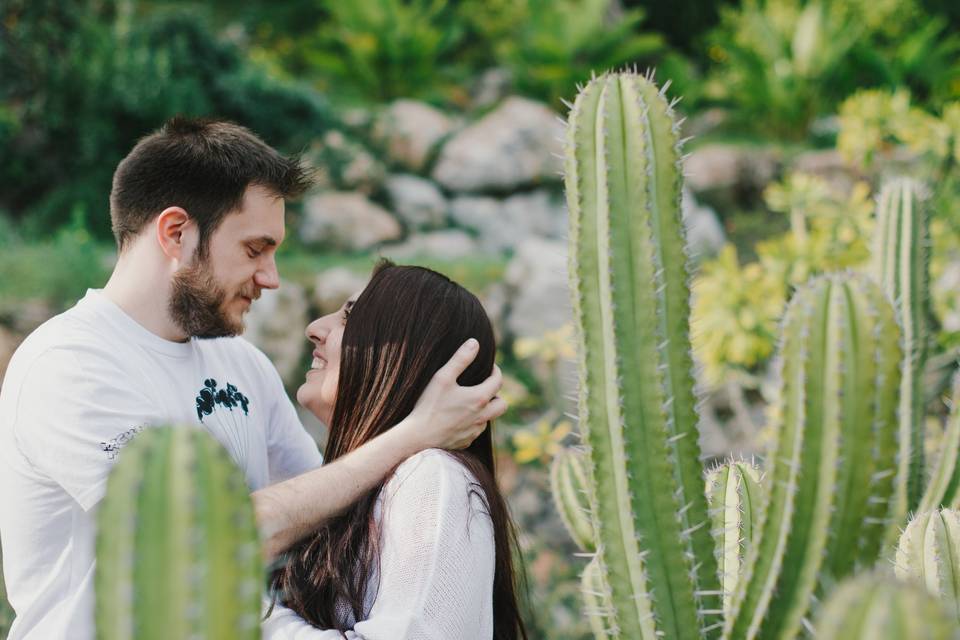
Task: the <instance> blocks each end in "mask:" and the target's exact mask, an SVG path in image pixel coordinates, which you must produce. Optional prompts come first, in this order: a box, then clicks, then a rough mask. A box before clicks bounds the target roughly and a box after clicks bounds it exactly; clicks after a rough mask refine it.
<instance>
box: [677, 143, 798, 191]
mask: <svg viewBox="0 0 960 640" xmlns="http://www.w3.org/2000/svg"><path fill="white" fill-rule="evenodd" d="M779 162H780V158H779V154H778V152H777V151H775V150H774V149H768V148H762V147H744V146H738V145H729V144H709V145H705V146H703V147H700V148H698V149H696V150H694V151H693V152H691V153H690V155H689V156H687V158H686V160H685V162H684V174H685V175H686V184H687V186H688V187H690V189H691V190H692V191H693V192H694V193H702V192H705V191H717V190H728V189H743V188H748V189H753V190H757V189H762V188H763V187H764V186H765V185H766V184H767V183H768V182H770V180H772V179H773V177H774V176H775V175H776V173H777V171H778V169H779Z"/></svg>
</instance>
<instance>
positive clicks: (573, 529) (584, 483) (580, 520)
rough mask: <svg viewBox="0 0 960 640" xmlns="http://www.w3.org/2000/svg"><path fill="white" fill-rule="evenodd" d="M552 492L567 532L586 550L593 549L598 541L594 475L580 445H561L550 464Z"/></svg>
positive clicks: (590, 550) (592, 550) (591, 551)
mask: <svg viewBox="0 0 960 640" xmlns="http://www.w3.org/2000/svg"><path fill="white" fill-rule="evenodd" d="M550 493H551V494H553V501H554V504H556V506H557V512H558V513H559V514H560V519H561V520H562V521H563V524H564V526H565V527H566V528H567V532H568V533H569V534H570V537H571V538H573V541H574V542H576V543H577V546H578V547H580V549H581V550H582V551H588V552H590V553H593V552H594V551H596V548H597V543H596V541H595V540H594V538H595V536H594V533H593V508H592V507H591V506H590V478H589V477H588V471H587V460H586V454H585V453H584V452H583V451H580V450H576V449H561V450H560V452H559V453H557V455H556V456H554V458H553V462H552V463H551V464H550Z"/></svg>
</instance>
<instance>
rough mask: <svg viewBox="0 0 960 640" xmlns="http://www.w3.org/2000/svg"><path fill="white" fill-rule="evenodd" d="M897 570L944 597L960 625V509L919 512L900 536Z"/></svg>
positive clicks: (898, 575)
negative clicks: (959, 510)
mask: <svg viewBox="0 0 960 640" xmlns="http://www.w3.org/2000/svg"><path fill="white" fill-rule="evenodd" d="M895 570H896V573H897V577H898V578H900V579H901V580H908V581H913V582H916V583H918V584H920V585H921V586H923V587H924V588H925V589H926V590H927V591H929V592H930V593H932V594H933V595H935V596H938V597H939V598H941V600H942V601H943V603H944V604H945V606H946V608H947V609H948V610H949V611H950V613H951V614H952V615H953V618H954V620H955V621H956V622H957V623H958V624H960V512H957V511H954V510H953V509H940V510H936V511H927V512H925V513H920V514H917V516H916V517H914V518H913V520H911V521H910V524H908V525H907V528H906V529H904V531H903V535H901V536H900V544H899V545H897V558H896V565H895Z"/></svg>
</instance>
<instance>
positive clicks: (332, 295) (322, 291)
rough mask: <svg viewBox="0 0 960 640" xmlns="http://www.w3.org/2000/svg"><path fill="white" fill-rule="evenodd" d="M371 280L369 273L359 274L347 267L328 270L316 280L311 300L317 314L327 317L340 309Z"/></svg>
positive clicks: (318, 275) (321, 273)
mask: <svg viewBox="0 0 960 640" xmlns="http://www.w3.org/2000/svg"><path fill="white" fill-rule="evenodd" d="M369 280H370V274H369V273H357V272H356V271H353V270H351V269H348V268H346V267H333V268H332V269H326V270H325V271H321V272H320V273H318V274H317V276H316V277H315V278H314V280H313V293H312V295H311V296H310V300H311V302H312V303H313V306H314V309H315V311H316V312H317V314H318V315H321V316H325V315H327V314H328V313H333V312H334V311H336V310H337V309H339V308H340V305H342V304H343V302H344V301H345V300H346V299H347V298H349V297H350V296H352V295H353V294H354V293H356V292H357V291H362V290H363V288H364V287H365V286H367V281H369Z"/></svg>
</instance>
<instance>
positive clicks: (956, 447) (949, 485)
mask: <svg viewBox="0 0 960 640" xmlns="http://www.w3.org/2000/svg"><path fill="white" fill-rule="evenodd" d="M938 448H939V450H940V456H939V457H938V458H937V463H936V465H934V467H933V471H932V472H931V474H930V480H929V482H928V484H927V488H926V490H925V491H924V493H923V499H922V500H921V501H920V506H919V507H917V512H918V513H923V512H925V511H933V510H934V509H939V508H940V507H941V506H944V507H952V508H954V509H960V494H958V492H957V488H958V486H960V464H958V462H960V460H958V458H960V373H958V374H955V375H954V377H953V393H952V395H951V401H950V416H949V417H948V418H947V428H946V430H945V431H944V433H943V439H942V440H941V441H940V446H939V447H938Z"/></svg>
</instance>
